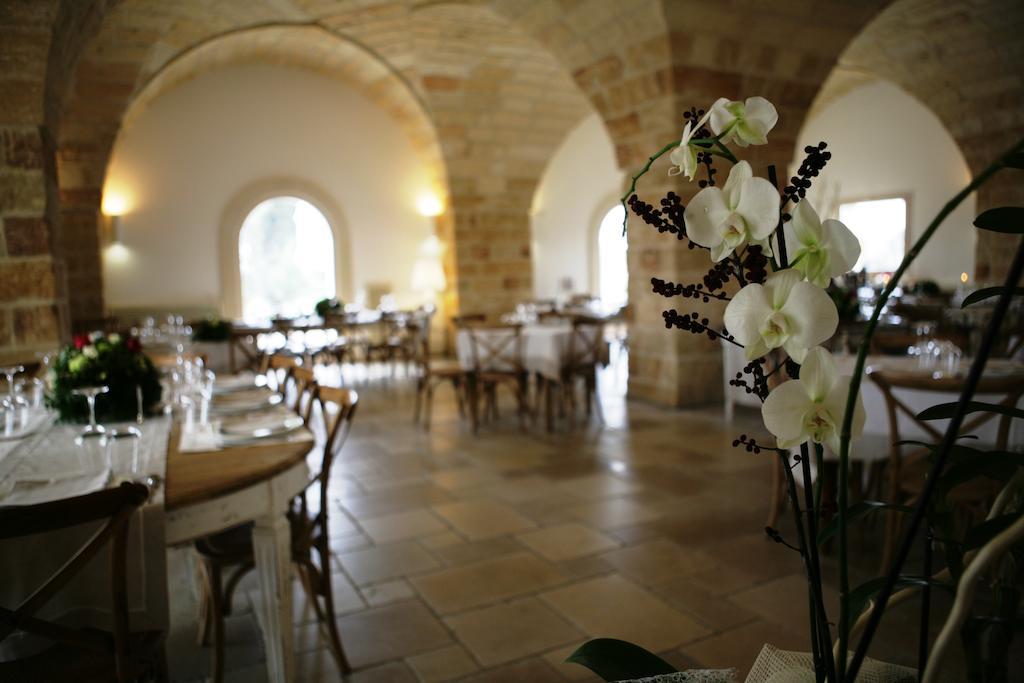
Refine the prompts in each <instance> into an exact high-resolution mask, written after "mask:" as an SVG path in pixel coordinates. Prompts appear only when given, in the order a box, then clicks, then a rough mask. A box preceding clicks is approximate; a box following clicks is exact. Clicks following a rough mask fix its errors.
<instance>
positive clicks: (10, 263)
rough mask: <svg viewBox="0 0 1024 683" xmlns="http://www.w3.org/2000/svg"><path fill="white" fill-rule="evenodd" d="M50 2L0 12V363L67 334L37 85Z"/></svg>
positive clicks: (52, 10)
mask: <svg viewBox="0 0 1024 683" xmlns="http://www.w3.org/2000/svg"><path fill="white" fill-rule="evenodd" d="M56 14H57V3H56V2H45V1H40V2H27V1H26V2H13V3H6V4H5V6H4V7H3V8H2V9H0V34H2V35H3V36H4V39H3V40H2V41H0V64H2V65H3V71H2V72H0V102H2V105H0V224H2V240H0V360H3V361H5V362H6V361H31V360H33V356H34V352H35V351H39V350H44V349H51V348H54V347H56V346H57V345H58V344H59V343H60V342H61V340H62V338H63V336H64V333H66V330H67V323H66V315H65V314H64V312H65V310H66V309H65V300H64V286H63V272H62V265H61V263H60V260H59V258H56V257H55V256H54V251H55V250H54V248H53V245H54V234H55V230H54V226H55V225H56V219H57V216H56V212H57V196H56V193H57V178H56V170H55V167H54V143H53V137H52V135H51V128H50V126H49V125H48V121H47V111H46V107H45V106H44V103H45V97H44V95H45V85H44V84H45V83H46V73H47V60H48V55H49V52H50V38H51V34H52V24H53V22H54V19H55V17H56Z"/></svg>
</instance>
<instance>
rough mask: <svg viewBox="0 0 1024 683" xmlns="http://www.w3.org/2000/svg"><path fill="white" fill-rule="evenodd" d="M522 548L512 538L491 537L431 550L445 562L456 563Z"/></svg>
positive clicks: (448, 563)
mask: <svg viewBox="0 0 1024 683" xmlns="http://www.w3.org/2000/svg"><path fill="white" fill-rule="evenodd" d="M524 549H525V548H524V547H523V545H522V544H521V543H519V542H518V541H516V540H515V539H513V538H492V539H490V540H487V541H475V542H472V543H458V544H451V545H445V546H442V547H440V548H437V549H435V550H432V551H431V552H432V554H433V555H434V557H436V558H438V559H439V560H441V561H442V562H444V563H445V564H447V565H456V564H466V563H467V562H478V561H479V560H486V559H490V558H494V557H500V556H501V555H511V554H513V553H520V552H522V551H523V550H524Z"/></svg>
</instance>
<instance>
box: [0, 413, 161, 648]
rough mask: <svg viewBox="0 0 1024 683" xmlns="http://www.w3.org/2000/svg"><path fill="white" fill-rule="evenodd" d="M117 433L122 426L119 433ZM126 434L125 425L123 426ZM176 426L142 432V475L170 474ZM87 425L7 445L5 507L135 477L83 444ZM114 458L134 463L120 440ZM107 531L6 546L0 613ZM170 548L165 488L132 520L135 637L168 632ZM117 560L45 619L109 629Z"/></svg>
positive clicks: (149, 425) (1, 478)
mask: <svg viewBox="0 0 1024 683" xmlns="http://www.w3.org/2000/svg"><path fill="white" fill-rule="evenodd" d="M112 426H114V427H117V426H118V425H112ZM121 426H124V425H121ZM170 427H171V420H170V418H169V417H160V418H156V419H151V420H148V421H147V422H146V423H145V424H143V425H142V426H141V430H142V439H141V440H140V442H139V458H140V469H141V471H142V472H143V475H140V477H139V478H142V477H143V476H146V475H159V477H160V478H161V480H162V479H163V477H164V475H165V472H166V465H167V439H168V435H169V433H170ZM80 429H81V426H80V425H60V424H53V423H52V418H51V419H50V420H49V421H48V422H47V423H46V424H45V425H44V426H43V428H41V429H40V430H39V431H38V432H36V433H35V434H32V435H30V436H28V437H26V438H24V439H22V440H19V441H8V442H3V443H0V506H7V505H28V504H32V503H38V502H44V501H46V500H53V499H56V498H66V497H70V496H75V495H81V494H85V493H90V492H93V491H97V490H100V489H103V488H105V487H106V486H111V485H115V484H116V483H117V480H118V479H119V478H120V477H121V476H124V475H127V472H126V471H124V470H121V471H118V469H117V468H116V467H115V470H114V471H111V468H110V467H109V465H108V463H107V451H106V449H105V448H104V447H103V446H102V445H101V443H100V441H101V440H100V439H95V438H94V439H88V440H86V442H85V443H84V444H83V445H82V446H78V445H76V444H75V436H76V435H77V434H78V432H79V431H80ZM116 448H117V449H118V450H117V451H116V452H115V453H114V458H115V460H116V461H118V462H122V463H127V461H128V460H129V459H130V453H131V443H130V440H128V439H124V440H118V441H117V442H116ZM98 527H99V523H90V524H83V525H80V526H77V527H72V528H68V529H64V530H61V531H60V532H56V533H49V534H38V535H34V536H27V537H22V538H19V539H14V540H7V541H0V605H3V606H4V607H7V608H13V607H16V606H17V605H18V604H19V603H20V602H21V601H22V600H24V598H25V597H26V596H27V595H28V594H30V593H31V591H33V590H35V589H36V588H37V587H38V586H39V585H40V584H41V583H42V582H44V581H45V580H46V579H48V578H49V577H50V576H51V575H52V574H53V573H54V572H55V571H56V570H57V569H58V568H59V567H60V566H61V565H62V564H63V563H64V562H65V561H67V559H68V558H69V557H70V556H71V554H72V553H74V552H75V551H77V549H78V548H79V547H81V545H82V544H83V543H84V542H85V541H86V540H87V539H88V537H89V536H91V535H92V534H93V533H94V532H95V530H96V529H97V528H98ZM165 545H166V544H165V542H164V491H163V486H162V485H161V486H158V487H157V488H156V489H155V490H154V491H153V493H152V495H151V497H150V499H149V501H148V502H147V503H146V504H145V505H144V506H143V508H142V509H141V510H139V512H138V513H137V514H136V515H135V516H134V517H133V518H132V520H131V527H130V534H129V538H128V552H127V557H128V606H129V610H130V620H131V621H130V623H131V628H132V629H133V630H141V629H161V630H166V628H167V568H166V550H165ZM109 566H110V562H109V553H108V552H101V553H100V554H99V555H97V556H96V557H95V558H93V560H92V561H91V562H90V563H89V564H88V565H87V566H86V567H84V568H83V569H82V571H81V572H80V573H79V574H78V575H77V576H76V578H75V579H74V580H73V581H72V582H71V583H70V584H68V585H67V586H65V587H64V588H63V589H61V591H60V592H59V593H58V595H57V597H56V598H55V599H54V600H52V601H51V602H50V603H49V604H48V605H47V606H46V607H45V608H44V609H43V610H42V611H41V612H40V613H39V616H41V617H43V618H51V619H53V618H60V619H61V621H64V622H68V623H73V624H79V625H83V626H84V625H90V626H98V627H103V628H109V626H110V624H109V610H110V590H109V585H110V580H109ZM26 647H28V648H31V645H30V644H27V643H20V642H18V641H16V640H15V638H14V637H13V636H12V637H11V638H8V639H7V640H5V641H4V643H3V644H2V646H0V648H2V649H0V659H2V658H3V656H4V654H5V653H10V652H15V651H17V652H24V651H25V649H26Z"/></svg>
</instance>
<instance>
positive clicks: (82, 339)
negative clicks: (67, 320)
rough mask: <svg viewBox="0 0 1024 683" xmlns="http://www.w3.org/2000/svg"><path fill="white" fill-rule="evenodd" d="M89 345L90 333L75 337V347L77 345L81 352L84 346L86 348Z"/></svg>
mask: <svg viewBox="0 0 1024 683" xmlns="http://www.w3.org/2000/svg"><path fill="white" fill-rule="evenodd" d="M87 344H89V333H88V332H83V333H82V334H76V335H75V338H74V345H75V348H76V349H78V350H79V351H81V350H82V348H83V347H84V346H86V345H87Z"/></svg>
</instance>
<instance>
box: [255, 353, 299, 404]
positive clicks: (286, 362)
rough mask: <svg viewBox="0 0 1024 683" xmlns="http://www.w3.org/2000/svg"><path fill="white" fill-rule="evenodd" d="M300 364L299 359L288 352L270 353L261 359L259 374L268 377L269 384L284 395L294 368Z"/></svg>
mask: <svg viewBox="0 0 1024 683" xmlns="http://www.w3.org/2000/svg"><path fill="white" fill-rule="evenodd" d="M298 366H299V359H298V358H296V357H295V356H293V355H291V354H288V353H270V354H266V355H264V356H263V358H262V359H261V360H260V366H259V374H261V375H265V376H266V378H267V386H268V387H270V388H271V389H273V390H274V391H276V392H277V393H279V394H281V395H282V396H283V395H284V392H285V384H286V383H287V379H288V376H289V374H290V373H291V371H292V369H293V368H297V367H298Z"/></svg>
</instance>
